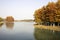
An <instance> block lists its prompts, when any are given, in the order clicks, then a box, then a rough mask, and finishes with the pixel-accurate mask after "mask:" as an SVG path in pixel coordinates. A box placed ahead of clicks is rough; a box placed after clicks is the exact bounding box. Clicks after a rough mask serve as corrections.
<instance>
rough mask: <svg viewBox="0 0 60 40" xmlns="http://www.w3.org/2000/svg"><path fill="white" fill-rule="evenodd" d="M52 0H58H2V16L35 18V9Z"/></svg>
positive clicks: (0, 13) (0, 12)
mask: <svg viewBox="0 0 60 40" xmlns="http://www.w3.org/2000/svg"><path fill="white" fill-rule="evenodd" d="M51 1H54V2H56V0H0V17H3V18H5V17H6V16H13V17H14V18H15V19H18V20H21V19H33V14H34V11H35V10H36V9H38V8H41V7H42V6H43V5H46V4H47V3H48V2H51Z"/></svg>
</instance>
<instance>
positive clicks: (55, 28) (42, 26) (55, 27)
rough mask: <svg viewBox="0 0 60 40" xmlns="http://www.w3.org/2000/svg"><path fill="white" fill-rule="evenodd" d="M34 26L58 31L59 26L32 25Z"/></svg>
mask: <svg viewBox="0 0 60 40" xmlns="http://www.w3.org/2000/svg"><path fill="white" fill-rule="evenodd" d="M34 27H37V28H40V29H48V30H54V31H60V26H45V25H34Z"/></svg>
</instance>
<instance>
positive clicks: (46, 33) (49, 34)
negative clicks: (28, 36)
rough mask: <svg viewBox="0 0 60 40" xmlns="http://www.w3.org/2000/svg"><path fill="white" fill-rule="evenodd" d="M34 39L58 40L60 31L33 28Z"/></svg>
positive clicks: (59, 39)
mask: <svg viewBox="0 0 60 40" xmlns="http://www.w3.org/2000/svg"><path fill="white" fill-rule="evenodd" d="M34 37H35V39H36V40H60V31H53V30H47V29H39V28H35V29H34Z"/></svg>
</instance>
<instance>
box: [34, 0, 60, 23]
mask: <svg viewBox="0 0 60 40" xmlns="http://www.w3.org/2000/svg"><path fill="white" fill-rule="evenodd" d="M34 18H35V22H36V23H37V24H39V23H40V22H43V23H45V22H60V0H58V1H57V2H56V3H54V2H49V3H48V5H46V6H44V7H42V8H41V9H38V10H36V11H35V13H34Z"/></svg>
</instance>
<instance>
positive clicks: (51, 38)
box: [0, 22, 60, 40]
mask: <svg viewBox="0 0 60 40" xmlns="http://www.w3.org/2000/svg"><path fill="white" fill-rule="evenodd" d="M0 40H60V31H54V30H47V29H39V28H35V27H34V22H14V23H4V24H1V25H0Z"/></svg>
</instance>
